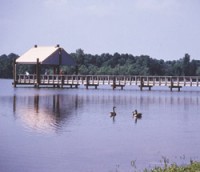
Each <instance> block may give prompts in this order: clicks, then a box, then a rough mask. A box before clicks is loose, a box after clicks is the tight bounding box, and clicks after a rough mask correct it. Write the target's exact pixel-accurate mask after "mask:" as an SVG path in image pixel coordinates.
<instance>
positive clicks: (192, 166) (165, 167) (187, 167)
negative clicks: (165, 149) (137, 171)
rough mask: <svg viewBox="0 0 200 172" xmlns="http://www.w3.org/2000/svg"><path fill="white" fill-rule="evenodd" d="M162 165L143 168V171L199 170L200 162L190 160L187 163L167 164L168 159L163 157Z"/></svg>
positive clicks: (190, 171) (173, 171) (194, 171)
mask: <svg viewBox="0 0 200 172" xmlns="http://www.w3.org/2000/svg"><path fill="white" fill-rule="evenodd" d="M163 160H164V165H163V167H155V168H153V169H150V170H148V169H145V170H144V172H200V162H195V161H192V160H190V164H189V165H185V166H178V165H177V164H175V163H173V164H169V160H168V159H167V158H164V159H163Z"/></svg>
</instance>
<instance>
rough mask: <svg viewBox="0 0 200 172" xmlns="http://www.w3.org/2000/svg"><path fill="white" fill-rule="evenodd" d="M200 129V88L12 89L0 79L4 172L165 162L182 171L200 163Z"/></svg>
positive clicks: (97, 171) (0, 166)
mask: <svg viewBox="0 0 200 172" xmlns="http://www.w3.org/2000/svg"><path fill="white" fill-rule="evenodd" d="M113 106H115V107H116V109H115V111H116V113H117V115H116V117H115V118H111V117H110V112H111V111H112V109H113ZM135 109H137V110H138V112H141V113H142V118H141V119H138V120H136V119H135V118H133V115H132V112H133V111H134V110H135ZM199 131H200V88H183V89H181V91H180V92H178V91H173V92H170V91H169V89H168V88H152V91H146V90H143V91H139V88H137V87H128V86H127V87H125V88H124V90H120V89H116V90H112V89H111V87H109V86H107V87H106V86H102V87H99V88H98V89H97V90H96V89H93V88H89V89H88V90H87V89H85V88H84V87H80V88H78V89H70V88H65V89H59V88H40V89H36V88H25V87H24V88H23V87H20V88H19V87H18V88H13V87H12V80H6V79H0V171H2V172H13V171H15V172H36V171H37V172H55V171H56V172H65V171H69V172H80V171H83V172H112V171H113V172H114V171H126V172H128V171H134V170H135V168H137V169H138V170H142V169H144V168H152V167H154V166H158V165H160V164H161V161H163V159H164V158H163V157H165V158H168V159H169V161H170V163H173V162H176V163H178V164H181V165H182V164H186V163H189V161H190V159H192V160H197V161H199V160H200V157H199V155H200V144H199V143H200V135H199Z"/></svg>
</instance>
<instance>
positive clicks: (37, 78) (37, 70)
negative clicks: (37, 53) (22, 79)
mask: <svg viewBox="0 0 200 172" xmlns="http://www.w3.org/2000/svg"><path fill="white" fill-rule="evenodd" d="M39 86H40V62H39V59H38V58H37V63H36V87H37V88H39Z"/></svg>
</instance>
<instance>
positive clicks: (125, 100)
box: [1, 94, 199, 132]
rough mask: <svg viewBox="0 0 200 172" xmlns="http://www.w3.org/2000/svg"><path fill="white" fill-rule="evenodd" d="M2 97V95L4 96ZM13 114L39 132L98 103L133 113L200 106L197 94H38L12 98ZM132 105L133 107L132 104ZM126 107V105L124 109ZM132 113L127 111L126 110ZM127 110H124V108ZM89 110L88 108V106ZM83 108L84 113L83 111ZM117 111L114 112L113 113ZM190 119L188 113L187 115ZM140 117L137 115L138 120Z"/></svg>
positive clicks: (59, 125)
mask: <svg viewBox="0 0 200 172" xmlns="http://www.w3.org/2000/svg"><path fill="white" fill-rule="evenodd" d="M1 99H2V98H1ZM12 100H13V112H14V113H13V114H14V117H15V118H19V119H21V120H22V121H23V123H24V124H25V126H26V127H28V128H31V129H34V130H36V131H39V132H49V131H57V130H59V129H61V128H62V127H63V124H65V123H67V122H69V121H70V120H71V119H74V117H75V116H74V115H77V113H78V111H81V109H84V108H86V107H87V108H91V107H88V105H89V106H91V104H92V105H95V106H93V107H92V108H98V106H102V105H103V106H104V105H106V106H105V107H108V106H110V105H111V104H112V105H117V106H118V109H117V111H119V113H120V115H123V113H131V110H132V107H133V108H138V107H139V108H140V109H143V110H144V111H145V112H148V111H149V109H150V108H152V107H155V106H162V107H163V108H164V107H166V106H167V107H168V110H169V108H172V106H169V105H173V107H176V106H177V107H181V106H182V107H183V108H182V109H183V110H188V109H190V108H192V107H193V106H195V107H198V105H199V97H198V96H197V97H196V96H174V95H173V94H172V95H169V94H165V95H161V96H160V95H158V94H157V95H151V96H149V95H137V96H134V95H130V94H129V95H127V94H126V95H124V94H119V95H104V94H103V95H100V94H95V95H78V94H72V95H61V94H55V95H39V94H36V95H34V96H17V95H14V96H13V98H12ZM130 105H131V106H132V107H131V106H130ZM122 106H123V108H122ZM128 108H129V112H125V111H126V110H127V111H128ZM121 109H125V110H123V111H122V110H121ZM87 110H88V109H87ZM84 111H86V110H83V111H82V112H83V113H84ZM113 114H115V115H113ZM116 114H117V113H116V112H115V107H113V111H112V112H110V117H112V120H113V122H115V118H116ZM184 117H185V118H187V116H184ZM140 119H141V118H137V117H136V118H134V121H135V123H137V122H138V120H140Z"/></svg>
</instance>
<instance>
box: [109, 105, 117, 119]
mask: <svg viewBox="0 0 200 172" xmlns="http://www.w3.org/2000/svg"><path fill="white" fill-rule="evenodd" d="M115 108H116V107H115V106H113V111H112V112H110V117H115V116H116V115H117V114H116V112H115Z"/></svg>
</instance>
